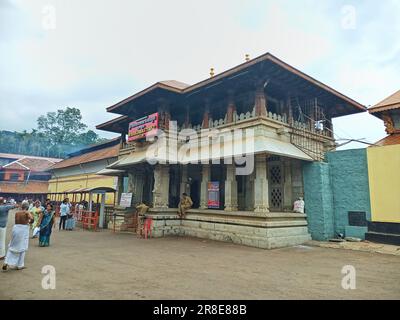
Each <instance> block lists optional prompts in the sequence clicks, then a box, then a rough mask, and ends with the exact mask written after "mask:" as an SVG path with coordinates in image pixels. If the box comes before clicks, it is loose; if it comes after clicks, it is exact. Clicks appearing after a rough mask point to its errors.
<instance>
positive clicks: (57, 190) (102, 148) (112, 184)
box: [47, 138, 120, 207]
mask: <svg viewBox="0 0 400 320" xmlns="http://www.w3.org/2000/svg"><path fill="white" fill-rule="evenodd" d="M119 150H120V139H119V138H116V139H113V140H110V141H106V142H103V143H98V144H95V145H92V146H88V147H86V148H83V149H80V150H78V151H75V152H73V153H70V154H69V155H68V156H67V157H66V159H64V160H62V161H60V162H58V163H56V164H54V165H53V166H52V167H51V168H50V172H51V179H50V180H49V184H48V190H47V193H48V197H49V198H50V199H51V200H53V201H55V202H57V203H59V202H61V201H62V200H64V199H65V198H69V199H70V201H71V202H72V203H73V204H75V203H77V202H81V201H94V202H99V201H100V199H97V198H98V197H99V196H100V194H99V193H98V194H96V195H95V197H94V198H93V195H92V196H91V193H93V190H107V192H103V193H104V195H105V198H104V202H105V205H107V206H110V207H114V193H115V192H113V191H115V188H116V185H117V180H118V178H117V177H107V176H103V175H99V174H97V173H98V172H101V171H102V170H103V169H105V168H106V167H107V166H108V165H109V164H111V163H113V162H115V161H116V160H117V159H118V153H119Z"/></svg>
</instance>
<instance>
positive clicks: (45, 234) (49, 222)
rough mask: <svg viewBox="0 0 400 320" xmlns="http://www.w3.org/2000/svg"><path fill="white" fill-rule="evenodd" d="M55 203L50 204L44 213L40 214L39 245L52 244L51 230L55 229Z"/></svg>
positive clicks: (46, 245)
mask: <svg viewBox="0 0 400 320" xmlns="http://www.w3.org/2000/svg"><path fill="white" fill-rule="evenodd" d="M54 215H55V214H54V210H53V205H52V204H50V203H49V204H48V205H47V207H46V209H45V210H44V212H43V213H41V214H40V217H39V221H38V226H39V227H40V231H39V247H48V246H49V245H50V236H51V230H52V229H53V226H54V223H55V219H54Z"/></svg>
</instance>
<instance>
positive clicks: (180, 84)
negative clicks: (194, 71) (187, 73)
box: [160, 80, 190, 90]
mask: <svg viewBox="0 0 400 320" xmlns="http://www.w3.org/2000/svg"><path fill="white" fill-rule="evenodd" d="M160 83H162V84H165V85H166V86H169V87H173V88H176V89H179V90H183V89H186V88H187V87H190V84H187V83H183V82H180V81H176V80H164V81H160Z"/></svg>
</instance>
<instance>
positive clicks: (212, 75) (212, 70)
mask: <svg viewBox="0 0 400 320" xmlns="http://www.w3.org/2000/svg"><path fill="white" fill-rule="evenodd" d="M214 75H215V72H214V68H211V69H210V77H211V78H212V77H214Z"/></svg>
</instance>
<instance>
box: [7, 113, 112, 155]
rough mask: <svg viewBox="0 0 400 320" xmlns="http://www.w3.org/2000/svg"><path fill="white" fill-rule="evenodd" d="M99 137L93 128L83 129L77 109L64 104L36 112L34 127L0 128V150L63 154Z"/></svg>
mask: <svg viewBox="0 0 400 320" xmlns="http://www.w3.org/2000/svg"><path fill="white" fill-rule="evenodd" d="M103 141H104V139H101V138H100V137H99V136H98V135H97V134H96V133H95V132H94V131H92V130H87V125H86V124H84V123H82V115H81V111H80V110H79V109H77V108H69V107H68V108H66V109H65V110H57V112H48V113H47V114H46V115H42V116H40V117H39V118H38V119H37V129H32V131H31V132H27V131H26V130H24V131H22V132H10V131H0V152H4V153H17V154H24V155H34V156H43V157H57V158H63V157H65V156H66V155H67V154H68V153H71V152H74V151H76V150H78V149H81V148H84V147H86V146H88V145H92V144H95V143H98V142H103Z"/></svg>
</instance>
